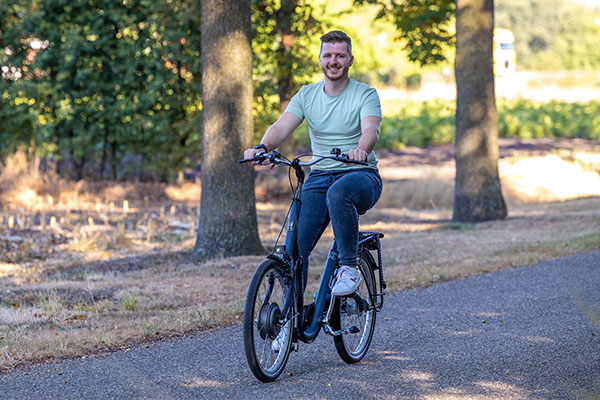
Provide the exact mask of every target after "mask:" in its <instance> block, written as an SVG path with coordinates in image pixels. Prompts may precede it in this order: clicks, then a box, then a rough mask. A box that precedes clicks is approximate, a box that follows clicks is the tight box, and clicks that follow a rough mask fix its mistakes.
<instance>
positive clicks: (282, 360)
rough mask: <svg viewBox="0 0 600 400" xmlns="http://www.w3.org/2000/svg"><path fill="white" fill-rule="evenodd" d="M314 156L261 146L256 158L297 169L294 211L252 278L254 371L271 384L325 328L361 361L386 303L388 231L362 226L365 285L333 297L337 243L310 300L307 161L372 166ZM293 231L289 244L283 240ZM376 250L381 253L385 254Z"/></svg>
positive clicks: (247, 310)
mask: <svg viewBox="0 0 600 400" xmlns="http://www.w3.org/2000/svg"><path fill="white" fill-rule="evenodd" d="M305 156H308V155H303V156H298V157H296V158H294V159H293V160H288V159H287V158H285V157H283V156H282V155H281V154H279V153H278V152H276V151H272V152H271V153H266V152H262V151H260V152H258V153H256V155H255V156H254V158H252V159H246V160H241V161H240V163H245V162H251V161H254V162H256V163H258V164H263V163H264V162H266V161H268V162H269V163H271V164H273V166H275V165H284V166H287V167H289V168H290V173H291V170H293V171H294V172H295V174H296V178H297V185H296V187H295V189H294V197H293V199H292V202H291V205H290V208H289V210H288V214H287V216H286V218H285V220H284V222H283V225H282V231H281V232H280V234H279V236H278V237H277V240H276V241H275V245H274V246H273V249H272V251H271V253H270V254H269V255H268V256H267V260H265V261H264V262H262V263H261V264H260V265H259V266H258V268H257V269H256V271H255V272H254V275H253V276H252V278H251V280H250V284H249V286H248V292H247V295H246V304H245V307H244V326H243V336H244V348H245V351H246V358H247V360H248V365H249V366H250V369H251V371H252V373H253V374H254V375H255V376H256V377H257V378H258V379H259V380H261V381H263V382H271V381H274V380H275V379H277V377H278V376H279V375H280V374H281V373H282V372H283V369H284V368H285V365H286V363H287V361H288V358H289V355H290V353H291V351H292V350H293V349H294V347H295V348H297V345H296V344H297V342H299V341H301V342H304V343H311V342H312V341H314V340H315V338H316V337H317V335H318V334H319V332H320V330H321V329H322V330H323V331H324V332H325V333H326V334H328V335H331V336H332V337H333V341H334V344H335V348H336V350H337V353H338V354H339V356H340V357H341V358H342V360H344V361H345V362H346V363H349V364H352V363H356V362H359V361H360V360H362V359H363V357H364V356H365V354H366V353H367V351H368V349H369V346H370V344H371V339H372V338H373V333H374V329H375V321H376V316H377V312H379V311H380V310H381V308H382V306H383V296H384V295H385V294H386V293H385V287H386V284H385V281H384V279H383V268H382V257H381V241H380V239H381V238H383V234H382V233H380V232H362V231H361V232H359V240H358V254H359V263H358V267H359V270H360V273H361V274H362V278H363V280H362V283H361V284H360V286H359V287H358V289H357V290H356V292H354V293H353V294H351V295H349V296H332V295H331V287H332V283H333V279H334V276H335V271H336V270H337V268H338V258H337V246H336V243H335V240H334V243H333V246H332V248H331V250H330V251H329V255H328V258H327V261H326V264H325V269H324V271H323V275H322V277H321V282H320V285H319V290H318V291H317V293H316V295H315V300H314V301H313V302H311V303H309V304H306V305H305V304H304V296H303V282H302V262H301V261H300V256H299V252H298V243H297V226H298V216H299V215H300V207H301V203H300V195H301V193H302V186H303V184H304V178H305V173H304V170H303V169H302V167H304V166H311V165H314V164H317V163H318V162H320V161H322V160H325V159H333V160H336V161H341V162H344V163H354V164H361V165H366V163H365V162H361V161H354V160H349V159H348V158H347V156H346V155H345V154H341V152H340V150H339V149H332V150H331V154H330V155H326V156H313V157H312V160H311V161H300V160H301V158H303V157H305ZM284 228H287V229H286V234H285V241H284V244H279V239H280V238H281V234H282V232H283V230H284ZM372 251H373V252H375V253H376V257H377V260H375V258H374V257H373V254H372Z"/></svg>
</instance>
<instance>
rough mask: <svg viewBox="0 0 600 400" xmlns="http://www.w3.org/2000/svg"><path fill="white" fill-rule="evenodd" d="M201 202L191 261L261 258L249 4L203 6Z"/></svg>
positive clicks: (241, 0)
mask: <svg viewBox="0 0 600 400" xmlns="http://www.w3.org/2000/svg"><path fill="white" fill-rule="evenodd" d="M201 15H202V17H201V28H200V29H201V52H202V171H201V173H202V198H201V202H200V217H199V223H198V234H197V237H196V244H195V246H194V250H193V253H192V257H191V258H192V260H194V261H200V260H203V259H208V258H215V257H223V256H234V255H246V254H259V253H261V252H264V249H263V247H262V245H261V243H260V239H259V236H258V228H257V221H256V208H255V199H254V177H253V170H252V169H251V167H250V166H248V165H245V166H239V165H238V164H237V160H238V159H239V158H240V156H241V154H242V153H243V150H244V149H246V148H248V147H251V144H252V136H253V132H252V126H253V123H252V48H251V24H250V0H229V1H227V0H203V1H202V8H201Z"/></svg>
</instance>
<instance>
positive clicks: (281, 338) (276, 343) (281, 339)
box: [271, 321, 290, 351]
mask: <svg viewBox="0 0 600 400" xmlns="http://www.w3.org/2000/svg"><path fill="white" fill-rule="evenodd" d="M289 323H290V321H288V322H286V323H285V325H283V326H282V327H281V330H279V334H278V335H277V337H276V338H275V340H273V342H272V343H271V350H273V351H279V350H281V348H282V347H283V345H284V344H285V341H286V339H287V336H288V324H289Z"/></svg>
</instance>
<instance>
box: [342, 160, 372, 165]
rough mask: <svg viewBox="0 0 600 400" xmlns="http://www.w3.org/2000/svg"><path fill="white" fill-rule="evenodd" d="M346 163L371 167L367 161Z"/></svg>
mask: <svg viewBox="0 0 600 400" xmlns="http://www.w3.org/2000/svg"><path fill="white" fill-rule="evenodd" d="M346 162H349V163H352V164H359V165H369V163H368V162H366V161H357V160H348V161H346Z"/></svg>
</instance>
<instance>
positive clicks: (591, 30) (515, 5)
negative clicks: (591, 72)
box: [495, 0, 600, 70]
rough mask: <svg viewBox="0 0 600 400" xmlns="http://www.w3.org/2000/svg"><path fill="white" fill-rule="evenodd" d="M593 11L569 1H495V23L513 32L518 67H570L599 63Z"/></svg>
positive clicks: (598, 33) (596, 14) (598, 30)
mask: <svg viewBox="0 0 600 400" xmlns="http://www.w3.org/2000/svg"><path fill="white" fill-rule="evenodd" d="M598 17H600V12H599V10H596V11H595V12H594V11H593V10H589V9H586V8H584V7H583V6H581V5H577V4H575V3H574V2H573V1H570V0H528V1H522V0H496V1H495V19H496V20H495V23H496V26H501V27H505V28H509V29H511V30H512V31H513V33H514V34H515V48H516V50H517V57H518V60H517V67H518V68H520V69H534V70H540V69H550V70H565V69H567V70H572V69H586V68H598V67H599V66H600V46H598V38H599V37H600V26H598V25H596V24H595V21H594V20H595V18H598Z"/></svg>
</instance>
